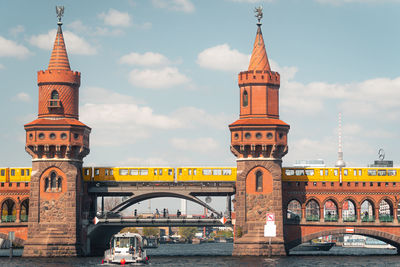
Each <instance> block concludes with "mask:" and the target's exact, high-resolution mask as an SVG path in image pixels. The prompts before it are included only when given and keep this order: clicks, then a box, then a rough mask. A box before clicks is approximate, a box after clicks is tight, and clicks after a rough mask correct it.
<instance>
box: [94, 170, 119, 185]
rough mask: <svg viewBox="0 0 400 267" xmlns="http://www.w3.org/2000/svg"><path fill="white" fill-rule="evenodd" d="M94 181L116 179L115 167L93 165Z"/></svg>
mask: <svg viewBox="0 0 400 267" xmlns="http://www.w3.org/2000/svg"><path fill="white" fill-rule="evenodd" d="M92 172H93V173H92V177H93V181H96V182H105V181H109V182H112V181H115V177H114V168H113V167H93V168H92Z"/></svg>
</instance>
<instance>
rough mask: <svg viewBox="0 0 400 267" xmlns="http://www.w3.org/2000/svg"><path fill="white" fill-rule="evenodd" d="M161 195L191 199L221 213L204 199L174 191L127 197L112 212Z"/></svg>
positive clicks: (216, 212)
mask: <svg viewBox="0 0 400 267" xmlns="http://www.w3.org/2000/svg"><path fill="white" fill-rule="evenodd" d="M160 197H173V198H180V199H186V200H190V201H193V202H195V203H197V204H199V205H201V206H203V207H205V208H207V209H208V210H210V211H212V212H213V213H215V214H219V212H218V211H216V210H215V209H214V208H212V207H211V206H209V205H208V204H206V203H204V202H203V201H201V200H200V199H198V198H197V197H195V196H192V195H190V194H180V193H174V192H147V193H143V194H138V195H134V196H132V197H131V198H129V199H127V200H126V201H123V202H122V203H120V204H118V205H117V206H115V207H114V208H112V209H111V210H110V212H115V213H118V212H121V211H123V210H124V209H127V208H129V207H130V206H132V205H134V204H136V203H138V202H141V201H144V200H148V199H152V198H160Z"/></svg>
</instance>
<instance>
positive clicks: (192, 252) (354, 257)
mask: <svg viewBox="0 0 400 267" xmlns="http://www.w3.org/2000/svg"><path fill="white" fill-rule="evenodd" d="M232 249H233V245H232V244H226V243H211V244H199V245H191V244H166V245H160V247H159V248H157V249H148V250H147V253H148V255H150V258H151V259H150V265H149V266H189V267H200V266H229V267H230V266H249V267H253V266H284V267H290V266H296V267H297V266H312V267H316V266H373V267H378V266H390V267H393V266H400V256H397V255H395V254H396V251H394V250H386V249H363V248H341V247H333V248H332V249H331V250H330V251H328V252H295V253H296V255H290V256H287V257H276V258H264V257H232V256H230V255H231V253H232ZM291 254H294V252H292V253H291ZM299 254H302V255H299ZM0 266H1V267H3V266H5V267H7V266H10V267H17V266H18V267H36V266H38V267H83V266H85V267H86V266H101V257H87V258H20V257H14V258H12V259H9V258H8V257H0Z"/></svg>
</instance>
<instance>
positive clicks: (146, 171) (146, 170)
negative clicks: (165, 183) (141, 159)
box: [139, 169, 149, 175]
mask: <svg viewBox="0 0 400 267" xmlns="http://www.w3.org/2000/svg"><path fill="white" fill-rule="evenodd" d="M139 173H140V175H149V170H148V169H143V170H140V171H139Z"/></svg>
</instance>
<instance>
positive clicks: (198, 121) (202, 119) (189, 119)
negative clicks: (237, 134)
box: [171, 107, 236, 130]
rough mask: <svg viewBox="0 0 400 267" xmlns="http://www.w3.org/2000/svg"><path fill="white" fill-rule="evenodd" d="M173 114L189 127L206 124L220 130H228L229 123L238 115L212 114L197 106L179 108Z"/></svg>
mask: <svg viewBox="0 0 400 267" xmlns="http://www.w3.org/2000/svg"><path fill="white" fill-rule="evenodd" d="M171 116H172V117H174V118H177V119H178V120H179V121H180V122H181V123H182V124H183V125H185V127H187V128H196V127H198V126H199V125H204V126H207V127H209V128H212V129H220V130H226V127H227V125H228V124H229V123H232V122H233V121H234V120H235V119H236V116H232V117H231V116H227V115H225V114H223V113H220V114H210V113H207V112H206V111H205V110H203V109H199V108H196V107H182V108H178V109H177V110H175V111H174V112H173V113H172V114H171Z"/></svg>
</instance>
